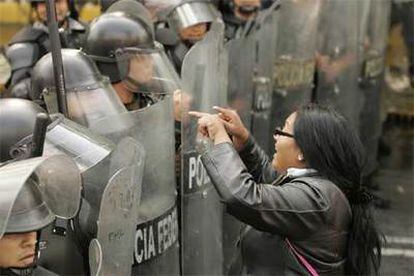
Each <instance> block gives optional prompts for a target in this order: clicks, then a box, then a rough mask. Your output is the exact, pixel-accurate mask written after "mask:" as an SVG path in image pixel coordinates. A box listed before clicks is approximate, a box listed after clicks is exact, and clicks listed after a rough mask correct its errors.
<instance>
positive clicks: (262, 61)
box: [227, 8, 277, 152]
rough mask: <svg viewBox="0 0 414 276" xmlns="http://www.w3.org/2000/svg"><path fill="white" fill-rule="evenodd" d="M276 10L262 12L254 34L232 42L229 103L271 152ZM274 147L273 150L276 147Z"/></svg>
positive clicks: (260, 142)
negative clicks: (270, 133)
mask: <svg viewBox="0 0 414 276" xmlns="http://www.w3.org/2000/svg"><path fill="white" fill-rule="evenodd" d="M274 21H275V17H274V10H273V8H272V9H269V10H265V11H262V12H261V13H260V14H259V16H258V17H257V19H256V22H255V25H254V27H253V28H252V30H250V32H248V33H245V34H244V35H243V36H242V37H240V38H237V39H234V40H231V41H229V42H228V44H227V49H228V52H229V73H228V74H229V81H228V98H229V99H228V101H229V105H230V107H232V108H234V109H236V110H237V111H238V113H239V114H240V116H241V118H242V121H243V123H244V124H245V125H246V127H248V129H249V130H250V132H251V133H252V135H253V136H254V137H255V138H256V140H257V142H258V143H259V145H260V146H261V147H262V148H263V149H264V150H265V151H267V152H268V149H269V148H268V146H269V142H268V141H269V139H270V138H271V135H269V131H270V118H269V117H270V111H271V110H270V108H271V102H272V70H273V68H272V65H273V64H272V60H273V58H272V57H273V55H274V50H273V49H274V47H275V40H274V39H275V36H276V33H275V30H277V29H275V28H274V23H273V22H274ZM272 148H273V147H272Z"/></svg>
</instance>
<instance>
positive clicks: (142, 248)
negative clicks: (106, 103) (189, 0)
mask: <svg viewBox="0 0 414 276" xmlns="http://www.w3.org/2000/svg"><path fill="white" fill-rule="evenodd" d="M117 60H118V66H119V69H118V70H119V75H120V78H121V80H122V81H123V82H124V83H125V85H126V87H128V89H130V91H131V92H133V93H136V94H142V95H145V96H146V97H147V98H149V99H151V100H150V102H148V104H147V105H146V106H141V107H140V108H139V109H136V110H132V111H130V112H125V113H122V114H119V115H114V116H108V117H106V118H103V119H102V120H101V121H100V122H98V123H96V124H94V125H93V126H92V125H90V128H91V130H93V131H94V132H97V133H100V134H102V135H104V136H106V137H108V138H109V139H111V140H112V141H119V140H120V139H122V137H131V138H133V139H135V140H137V141H139V142H140V143H142V145H143V147H144V149H145V151H146V153H147V154H146V157H145V168H144V172H143V179H142V181H143V186H142V195H141V202H140V204H139V206H138V214H137V216H136V220H135V229H136V231H135V240H134V243H133V244H134V256H133V263H134V264H133V267H132V274H133V275H142V274H144V275H149V274H152V275H160V274H170V275H177V274H179V246H178V214H177V208H176V195H177V191H176V183H175V169H174V166H175V157H174V116H173V106H172V104H173V102H172V100H173V98H172V93H173V92H174V91H175V90H176V89H178V88H179V80H178V76H177V75H176V73H175V71H174V69H173V68H172V66H171V64H170V63H169V61H168V58H167V57H166V55H165V53H164V52H163V50H162V46H161V45H159V44H157V45H156V47H155V48H154V49H140V48H134V47H126V48H120V49H119V51H117Z"/></svg>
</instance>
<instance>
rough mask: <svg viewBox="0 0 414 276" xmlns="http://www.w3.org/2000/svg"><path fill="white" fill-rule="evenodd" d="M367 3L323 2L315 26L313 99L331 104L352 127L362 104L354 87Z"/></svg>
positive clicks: (355, 123) (333, 0)
mask: <svg viewBox="0 0 414 276" xmlns="http://www.w3.org/2000/svg"><path fill="white" fill-rule="evenodd" d="M369 5H370V2H369V1H353V2H348V1H335V0H329V1H325V2H324V4H323V6H322V10H321V20H320V23H319V29H318V32H319V35H320V37H319V38H318V40H319V41H318V56H317V88H316V100H317V101H318V102H319V103H324V104H330V105H332V106H333V107H335V108H336V109H337V110H338V111H339V112H340V113H341V114H342V115H343V116H344V117H345V118H346V119H347V120H348V123H349V124H351V126H352V127H353V128H354V129H356V130H358V128H359V125H360V124H359V116H360V112H361V108H362V105H363V95H361V93H360V91H359V88H358V85H359V76H360V72H361V66H362V56H361V53H362V49H363V46H362V44H361V41H362V40H361V34H362V33H365V31H364V30H365V28H366V23H367V18H368V12H369ZM350 18H353V19H352V20H351V19H350Z"/></svg>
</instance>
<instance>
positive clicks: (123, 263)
mask: <svg viewBox="0 0 414 276" xmlns="http://www.w3.org/2000/svg"><path fill="white" fill-rule="evenodd" d="M113 157H114V158H113V161H114V162H112V163H111V171H113V172H115V173H114V174H112V177H111V179H110V180H109V183H108V184H107V185H106V188H105V190H104V192H103V195H102V200H101V206H100V211H99V217H98V221H97V224H98V233H97V241H98V242H99V244H100V252H101V253H100V255H101V258H99V261H94V259H96V258H94V256H95V254H96V253H94V252H91V253H92V257H93V259H91V260H90V265H91V266H93V264H95V263H98V267H99V272H96V275H97V274H98V273H99V275H130V274H131V263H132V258H133V254H134V235H135V231H133V230H134V226H135V222H136V217H137V211H138V208H137V206H138V205H139V201H140V196H141V187H142V186H141V184H142V183H141V182H142V175H143V169H144V158H145V157H144V150H143V148H142V146H140V145H139V144H137V142H136V141H135V140H134V139H132V138H129V137H127V138H125V139H124V140H122V141H121V142H120V144H119V146H118V148H117V150H116V151H115V152H114V154H113ZM93 241H96V240H93ZM92 243H94V242H92ZM92 247H93V246H92ZM91 253H90V255H91ZM93 270H94V269H92V268H91V271H93Z"/></svg>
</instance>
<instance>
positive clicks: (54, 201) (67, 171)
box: [0, 155, 81, 237]
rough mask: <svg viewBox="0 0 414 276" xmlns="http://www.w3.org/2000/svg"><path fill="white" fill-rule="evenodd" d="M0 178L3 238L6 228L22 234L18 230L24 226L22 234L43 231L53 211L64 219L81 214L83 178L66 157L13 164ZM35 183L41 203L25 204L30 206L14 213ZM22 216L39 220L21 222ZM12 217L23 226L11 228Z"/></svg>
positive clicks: (8, 165) (27, 160)
mask: <svg viewBox="0 0 414 276" xmlns="http://www.w3.org/2000/svg"><path fill="white" fill-rule="evenodd" d="M0 179H1V185H0V237H1V236H2V235H3V233H4V232H5V230H6V229H14V230H13V232H19V229H17V228H21V227H23V228H24V229H21V230H22V231H27V230H30V228H31V227H33V229H32V230H37V229H39V228H42V227H44V226H45V221H50V212H52V213H53V214H54V215H56V216H59V217H63V218H72V217H74V216H75V215H76V213H77V212H78V209H79V203H80V197H81V176H80V172H79V170H78V168H77V167H76V164H75V163H74V162H73V161H72V160H71V159H70V158H69V157H67V156H64V155H56V156H49V157H38V158H30V159H26V160H22V161H16V162H12V163H10V164H7V165H5V166H3V167H1V168H0ZM30 179H32V180H33V179H34V180H35V181H30ZM33 183H35V184H37V188H36V189H38V190H39V191H40V193H41V200H40V201H33V202H34V204H32V205H33V206H28V203H27V202H29V201H26V205H27V206H20V207H19V208H20V209H19V210H18V212H17V213H15V214H13V212H12V210H13V206H14V205H15V203H16V200H17V198H18V197H19V194H20V192H21V191H22V188H23V186H25V185H30V184H33ZM22 196H25V195H24V194H22ZM42 201H43V203H41V202H42ZM20 202H25V201H22V200H20ZM35 203H36V204H35ZM37 203H41V204H37ZM46 207H47V208H46ZM46 209H49V210H50V212H49V211H48V210H46ZM22 214H30V218H31V219H32V220H33V219H35V220H36V221H31V222H30V223H29V221H28V220H27V219H24V220H22V219H19V217H22V218H23V217H24V216H22ZM11 216H14V217H13V218H12V219H11V222H13V223H15V225H19V226H20V227H17V228H16V227H11V226H10V227H8V223H9V219H10V217H11ZM22 221H23V223H22ZM29 226H30V227H29Z"/></svg>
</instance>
